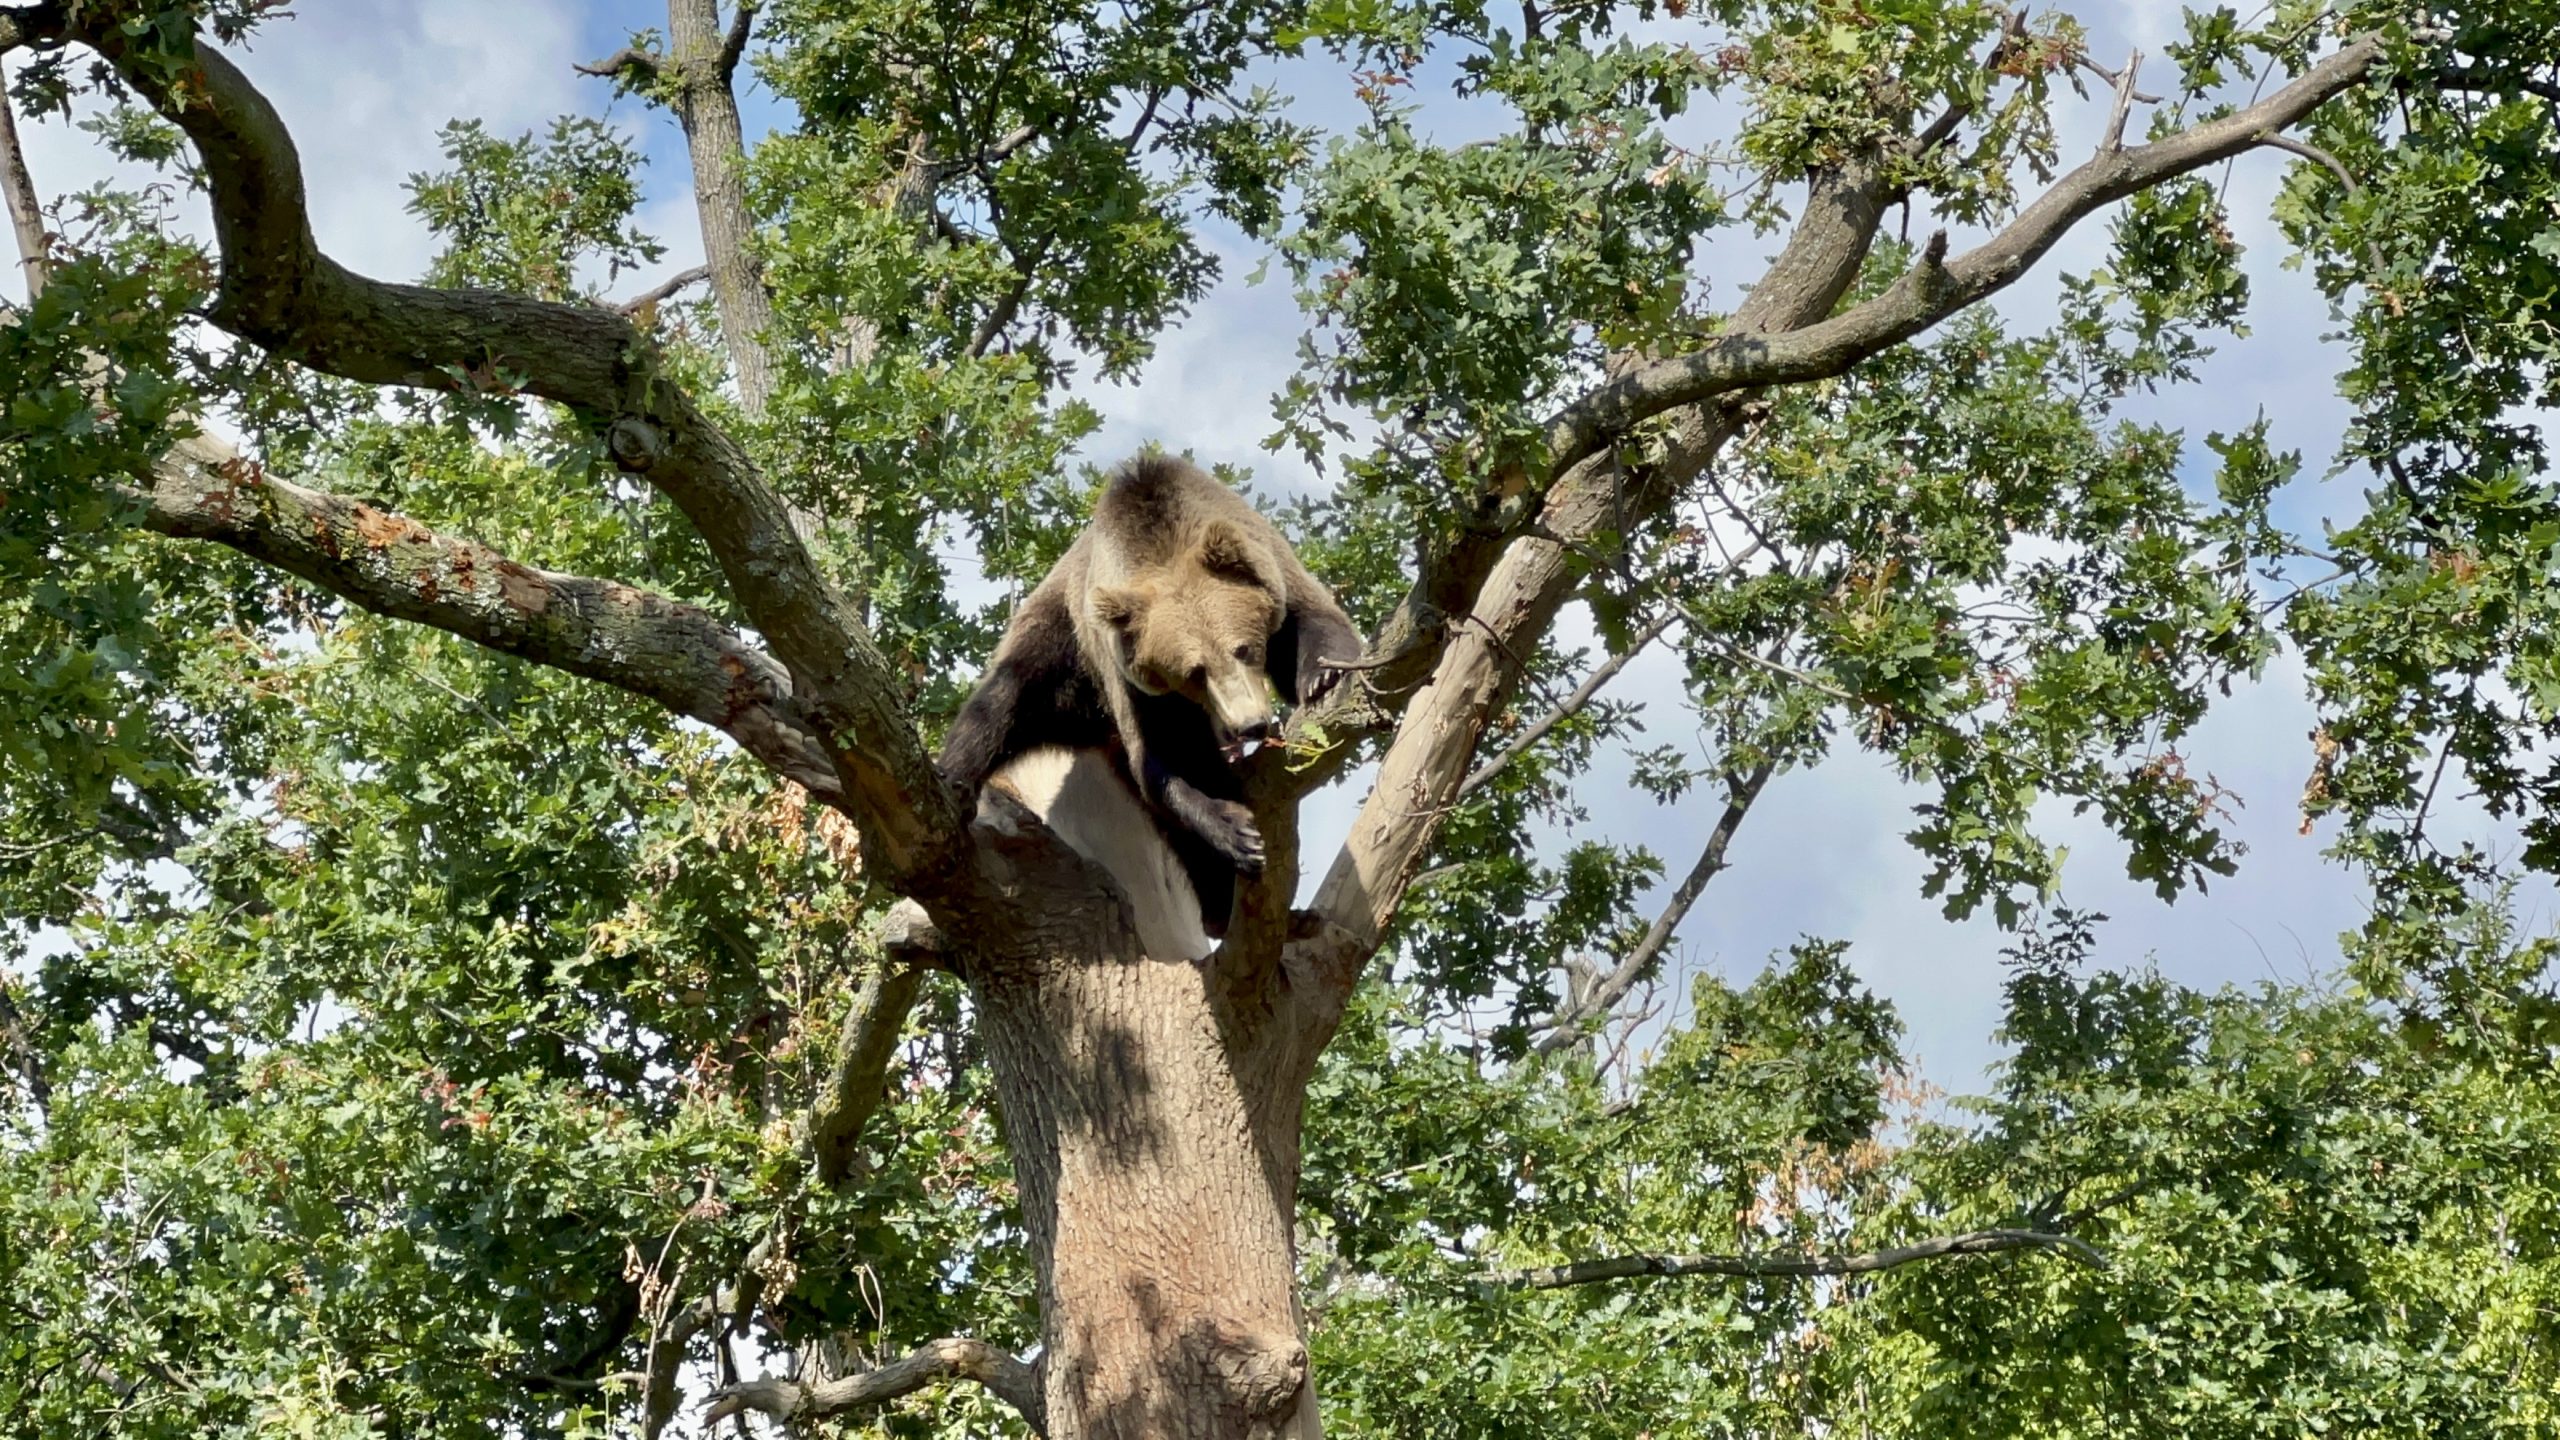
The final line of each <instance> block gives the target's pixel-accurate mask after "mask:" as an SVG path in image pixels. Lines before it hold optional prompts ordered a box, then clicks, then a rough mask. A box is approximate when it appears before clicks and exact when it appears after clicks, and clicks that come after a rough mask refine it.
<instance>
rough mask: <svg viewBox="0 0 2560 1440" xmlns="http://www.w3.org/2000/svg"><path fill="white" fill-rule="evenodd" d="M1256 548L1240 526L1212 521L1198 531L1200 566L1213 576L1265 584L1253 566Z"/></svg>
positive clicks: (1256, 557) (1256, 554) (1254, 564)
mask: <svg viewBox="0 0 2560 1440" xmlns="http://www.w3.org/2000/svg"><path fill="white" fill-rule="evenodd" d="M1258 549H1259V547H1257V546H1256V545H1255V544H1254V543H1253V537H1252V536H1250V535H1247V534H1246V533H1245V532H1244V528H1243V527H1242V526H1239V525H1235V524H1232V523H1230V522H1228V521H1225V520H1212V521H1210V522H1209V523H1208V524H1206V525H1204V526H1202V527H1201V528H1200V565H1201V568H1203V569H1205V570H1207V571H1209V573H1211V574H1213V575H1228V576H1232V577H1234V578H1235V579H1238V580H1244V581H1248V582H1250V583H1252V584H1256V585H1260V584H1263V583H1265V582H1264V579H1263V574H1262V571H1261V569H1260V568H1259V566H1258V565H1257V563H1256V562H1257V561H1259V560H1260V559H1261V556H1260V555H1259V554H1258V553H1257V552H1258Z"/></svg>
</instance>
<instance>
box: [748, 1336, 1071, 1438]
mask: <svg viewBox="0 0 2560 1440" xmlns="http://www.w3.org/2000/svg"><path fill="white" fill-rule="evenodd" d="M945 1380H974V1381H976V1382H978V1383H979V1384H981V1385H983V1386H985V1387H987V1389H988V1390H990V1391H992V1392H993V1393H994V1394H995V1397H996V1398H997V1399H999V1400H1002V1401H1003V1402H1004V1403H1005V1404H1007V1405H1010V1406H1012V1407H1013V1408H1014V1410H1016V1411H1017V1412H1019V1413H1020V1414H1021V1416H1022V1418H1023V1419H1024V1420H1026V1421H1028V1422H1030V1425H1031V1431H1032V1433H1033V1434H1035V1435H1045V1434H1047V1433H1048V1420H1047V1413H1048V1404H1047V1401H1046V1399H1045V1397H1044V1396H1043V1395H1042V1394H1041V1390H1040V1374H1039V1371H1038V1370H1037V1369H1035V1368H1034V1367H1032V1366H1030V1365H1027V1364H1025V1363H1023V1362H1022V1361H1020V1360H1018V1359H1015V1358H1014V1357H1013V1356H1011V1355H1008V1354H1006V1353H1005V1352H1004V1351H1002V1350H999V1349H997V1348H996V1347H995V1346H993V1345H990V1344H988V1343H987V1342H985V1341H984V1340H965V1339H948V1340H935V1341H931V1342H929V1343H927V1344H925V1345H924V1346H922V1347H920V1348H918V1349H917V1350H916V1352H915V1353H914V1354H912V1355H908V1356H905V1357H903V1358H901V1359H897V1360H892V1361H890V1362H889V1363H888V1364H886V1365H882V1366H880V1367H879V1368H877V1369H874V1370H866V1371H864V1372H862V1373H861V1374H859V1375H848V1376H845V1377H844V1378H842V1379H840V1380H829V1381H826V1382H824V1383H822V1384H817V1385H805V1384H802V1383H801V1382H800V1381H797V1380H787V1379H781V1378H773V1379H765V1380H749V1381H746V1382H744V1383H742V1384H738V1385H732V1386H729V1387H728V1388H726V1389H724V1390H720V1391H718V1392H716V1393H715V1394H713V1396H712V1397H711V1407H710V1409H708V1410H706V1411H705V1412H704V1413H703V1420H704V1422H705V1423H706V1424H717V1423H719V1422H720V1421H722V1420H725V1419H727V1418H728V1417H730V1416H732V1415H736V1414H738V1413H740V1412H742V1411H747V1410H755V1411H759V1412H761V1413H763V1414H766V1415H770V1416H772V1417H773V1418H774V1419H776V1420H779V1421H782V1422H784V1423H785V1424H792V1423H796V1422H799V1421H804V1420H817V1419H823V1418H824V1417H826V1416H829V1415H841V1414H843V1413H845V1412H846V1411H848V1410H859V1409H863V1408H865V1407H867V1406H872V1405H879V1404H883V1403H885V1402H887V1401H890V1400H895V1399H897V1398H898V1397H899V1396H901V1395H911V1394H913V1393H915V1392H916V1391H918V1390H921V1389H923V1388H924V1387H926V1386H928V1385H933V1384H938V1383H940V1382H942V1381H945Z"/></svg>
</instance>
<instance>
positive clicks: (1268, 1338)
mask: <svg viewBox="0 0 2560 1440" xmlns="http://www.w3.org/2000/svg"><path fill="white" fill-rule="evenodd" d="M1198 1343H1199V1346H1200V1364H1201V1368H1202V1369H1203V1370H1204V1371H1206V1372H1207V1373H1208V1374H1209V1375H1210V1376H1211V1377H1212V1378H1213V1379H1214V1380H1215V1381H1216V1383H1217V1385H1218V1388H1219V1389H1220V1390H1222V1391H1224V1392H1225V1394H1226V1399H1227V1402H1228V1403H1229V1404H1231V1405H1233V1406H1235V1408H1236V1409H1237V1410H1238V1411H1240V1412H1242V1414H1243V1418H1244V1420H1245V1421H1246V1423H1247V1426H1248V1427H1249V1428H1248V1433H1252V1434H1262V1433H1268V1431H1267V1429H1266V1427H1267V1426H1269V1425H1270V1424H1272V1423H1273V1422H1277V1421H1280V1420H1284V1419H1286V1418H1287V1417H1288V1416H1289V1415H1290V1413H1291V1412H1293V1411H1295V1410H1296V1409H1297V1405H1298V1391H1299V1390H1300V1389H1301V1388H1302V1387H1304V1386H1305V1385H1306V1383H1307V1347H1306V1345H1305V1344H1304V1343H1303V1342H1301V1341H1300V1340H1299V1339H1298V1337H1297V1334H1296V1333H1295V1332H1294V1331H1290V1330H1269V1331H1265V1330H1256V1329H1251V1328H1248V1327H1246V1326H1243V1325H1239V1324H1236V1323H1235V1322H1233V1321H1218V1322H1213V1323H1212V1324H1210V1325H1209V1326H1207V1327H1206V1328H1205V1331H1204V1332H1203V1333H1202V1334H1201V1335H1200V1336H1199V1340H1198Z"/></svg>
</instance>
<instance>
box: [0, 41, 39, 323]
mask: <svg viewBox="0 0 2560 1440" xmlns="http://www.w3.org/2000/svg"><path fill="white" fill-rule="evenodd" d="M0 192H5V193H6V194H7V197H8V204H9V223H10V224H11V225H12V226H13V227H15V228H16V230H17V232H18V264H19V266H20V267H21V268H23V269H24V270H25V271H26V279H27V298H28V299H30V300H32V299H34V298H35V297H36V296H38V295H40V294H42V293H44V282H45V277H46V275H47V273H48V271H49V269H50V267H51V263H52V254H51V250H50V248H49V247H50V242H49V240H48V239H47V237H46V235H45V230H44V207H43V205H42V204H40V203H38V201H37V199H36V184H35V179H34V177H32V176H30V175H29V174H28V173H27V152H26V151H25V149H23V148H22V147H21V146H20V145H19V144H18V109H17V104H16V102H14V101H12V100H11V99H10V98H9V77H8V74H7V72H5V71H0Z"/></svg>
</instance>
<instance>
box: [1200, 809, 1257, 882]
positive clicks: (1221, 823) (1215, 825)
mask: <svg viewBox="0 0 2560 1440" xmlns="http://www.w3.org/2000/svg"><path fill="white" fill-rule="evenodd" d="M1208 820H1209V825H1208V827H1207V829H1206V830H1205V831H1204V834H1203V838H1205V839H1207V840H1208V842H1209V843H1210V844H1212V845H1215V846H1217V847H1218V853H1219V854H1221V855H1224V856H1226V857H1227V858H1228V859H1229V860H1232V861H1234V862H1235V866H1236V868H1237V869H1238V870H1241V871H1243V872H1244V873H1245V874H1247V875H1259V874H1261V873H1262V829H1261V827H1259V826H1257V825H1255V824H1254V823H1253V812H1252V811H1251V810H1248V809H1246V808H1245V807H1244V806H1242V805H1239V804H1237V803H1236V802H1235V801H1233V800H1212V801H1210V802H1209V815H1208Z"/></svg>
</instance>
